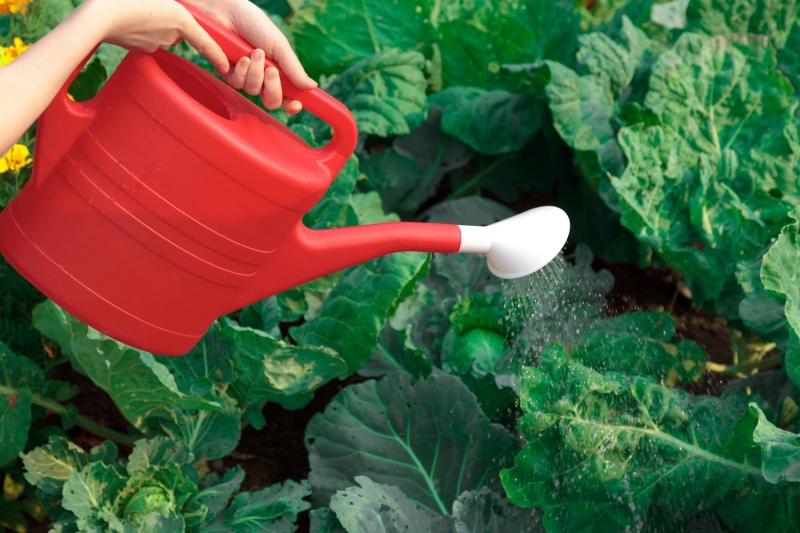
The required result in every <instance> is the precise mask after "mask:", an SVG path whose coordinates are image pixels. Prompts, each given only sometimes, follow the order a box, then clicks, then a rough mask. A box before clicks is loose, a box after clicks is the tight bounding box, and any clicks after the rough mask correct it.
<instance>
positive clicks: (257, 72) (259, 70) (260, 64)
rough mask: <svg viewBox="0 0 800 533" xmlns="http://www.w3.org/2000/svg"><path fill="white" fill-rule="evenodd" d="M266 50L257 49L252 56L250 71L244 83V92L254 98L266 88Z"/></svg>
mask: <svg viewBox="0 0 800 533" xmlns="http://www.w3.org/2000/svg"><path fill="white" fill-rule="evenodd" d="M264 68H265V64H264V50H262V49H260V48H256V49H255V50H253V53H252V54H250V69H249V70H248V71H247V79H246V80H245V82H244V92H246V93H247V94H252V95H253V96H255V95H257V94H259V93H260V92H261V88H262V87H263V86H264Z"/></svg>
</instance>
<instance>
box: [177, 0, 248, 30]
mask: <svg viewBox="0 0 800 533" xmlns="http://www.w3.org/2000/svg"><path fill="white" fill-rule="evenodd" d="M184 1H185V2H186V3H187V4H192V5H193V6H194V7H196V8H197V9H199V10H200V11H202V12H203V13H206V14H208V15H210V16H212V17H213V18H215V19H216V20H218V21H219V22H221V23H223V24H224V25H225V26H227V27H228V28H230V27H231V23H232V21H233V19H234V13H235V11H236V9H237V7H238V6H237V4H240V3H242V0H184ZM247 3H249V2H247Z"/></svg>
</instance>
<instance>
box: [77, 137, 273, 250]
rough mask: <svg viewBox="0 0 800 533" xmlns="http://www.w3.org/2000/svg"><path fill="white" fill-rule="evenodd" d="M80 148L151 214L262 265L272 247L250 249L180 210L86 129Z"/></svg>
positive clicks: (214, 247)
mask: <svg viewBox="0 0 800 533" xmlns="http://www.w3.org/2000/svg"><path fill="white" fill-rule="evenodd" d="M78 145H79V147H80V149H81V151H82V152H83V153H84V154H85V155H86V157H88V158H89V159H90V160H91V161H92V163H94V164H95V165H96V166H97V167H98V168H99V169H100V170H101V171H102V172H103V173H104V174H105V176H106V177H108V178H110V179H111V180H112V181H113V182H114V183H115V184H116V185H117V186H118V187H121V188H122V190H123V191H124V192H125V193H127V194H128V195H130V196H131V197H134V198H135V199H136V201H137V202H139V203H140V204H142V205H143V206H145V207H146V208H147V209H148V210H149V211H150V212H151V213H153V214H154V215H156V216H157V217H159V218H160V219H161V220H163V221H164V222H166V223H168V224H169V225H170V226H172V227H174V228H175V229H177V230H178V231H180V232H181V233H183V234H184V235H186V236H188V237H191V238H192V239H194V240H195V241H197V242H198V243H200V244H202V245H204V246H206V247H208V248H210V249H212V250H214V251H216V252H219V253H221V254H224V255H225V256H227V257H229V258H231V259H233V260H235V261H240V262H242V263H246V264H248V265H260V264H261V263H263V262H264V261H265V260H266V259H267V257H269V254H270V253H272V250H269V251H263V250H257V249H255V248H250V247H248V246H245V245H243V244H241V243H238V242H236V241H234V240H233V239H229V238H228V237H227V236H225V235H222V234H221V233H219V232H217V231H214V230H213V229H212V228H209V227H208V226H206V225H205V224H203V223H202V222H200V221H199V220H197V219H196V218H193V217H192V216H190V215H189V214H188V213H185V212H184V211H181V210H180V209H179V208H178V207H176V206H175V205H173V204H172V203H170V202H169V201H168V200H166V199H165V198H164V197H162V196H160V195H159V194H157V193H156V192H155V191H153V189H151V188H150V187H148V186H147V184H145V183H144V182H143V181H142V180H140V179H139V178H138V177H137V176H135V175H134V174H133V173H132V172H131V171H130V170H128V168H127V167H126V166H125V165H124V164H123V163H122V161H117V160H116V159H115V158H114V157H113V156H112V155H111V154H109V153H108V152H107V151H106V150H105V149H104V148H103V146H102V145H101V144H100V143H99V141H98V140H97V139H96V138H95V137H94V135H92V132H91V131H89V130H87V131H86V135H85V136H81V137H80V138H79V140H78Z"/></svg>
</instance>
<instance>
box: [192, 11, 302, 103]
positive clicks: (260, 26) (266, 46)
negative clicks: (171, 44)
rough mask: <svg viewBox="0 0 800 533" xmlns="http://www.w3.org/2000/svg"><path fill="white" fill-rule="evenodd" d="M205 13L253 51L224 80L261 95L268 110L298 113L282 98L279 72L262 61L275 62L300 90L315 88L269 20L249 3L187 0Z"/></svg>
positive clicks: (286, 42)
mask: <svg viewBox="0 0 800 533" xmlns="http://www.w3.org/2000/svg"><path fill="white" fill-rule="evenodd" d="M186 1H187V2H188V3H190V4H192V5H194V6H196V7H197V8H199V9H200V10H201V11H204V12H206V13H208V14H209V15H210V16H212V17H213V18H214V19H216V20H217V21H219V22H220V23H221V24H222V25H223V26H225V27H226V28H228V29H229V30H232V31H233V32H234V33H236V34H238V35H239V36H240V37H242V38H243V39H244V40H245V41H247V42H248V43H250V44H251V45H252V46H254V47H255V48H256V49H255V50H254V51H253V53H252V54H251V55H250V57H243V58H241V59H240V60H239V61H238V62H237V63H236V65H235V67H234V68H233V69H231V70H230V71H229V72H228V74H227V75H224V77H225V80H226V81H227V82H228V83H229V84H230V85H231V86H232V87H234V88H236V89H244V91H245V92H247V93H248V94H251V95H253V96H255V95H258V94H260V95H261V100H262V101H263V102H264V106H265V107H266V108H267V109H277V108H278V107H280V106H281V105H283V107H284V109H285V110H286V112H287V113H289V114H295V113H298V112H299V111H300V110H301V109H302V107H303V106H302V104H301V103H300V102H298V101H296V100H290V99H288V98H284V96H283V91H282V88H281V81H280V77H279V75H278V69H276V68H275V67H269V68H266V69H265V66H266V63H265V58H266V57H269V58H271V59H272V60H274V61H275V63H277V64H278V65H279V66H280V68H281V70H282V71H283V72H284V74H286V77H287V78H289V80H291V81H292V83H294V84H295V86H297V88H298V89H301V90H309V89H314V88H316V87H317V83H316V82H315V81H314V80H312V79H311V78H310V77H309V76H308V75H307V74H306V72H305V70H304V69H303V66H302V65H301V64H300V61H299V60H298V59H297V56H296V55H295V53H294V51H293V50H292V47H291V46H290V45H289V41H288V40H287V39H286V37H285V36H284V35H283V33H281V31H280V30H279V29H278V27H277V26H275V24H273V22H272V21H271V20H270V19H269V17H268V16H267V15H266V14H265V13H264V12H263V11H262V10H261V9H259V8H258V7H257V6H255V5H254V4H252V3H251V2H249V1H248V0H186Z"/></svg>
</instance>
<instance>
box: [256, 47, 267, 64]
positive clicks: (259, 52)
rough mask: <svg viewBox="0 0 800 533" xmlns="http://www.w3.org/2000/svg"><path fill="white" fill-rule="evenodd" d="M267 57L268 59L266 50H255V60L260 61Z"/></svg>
mask: <svg viewBox="0 0 800 533" xmlns="http://www.w3.org/2000/svg"><path fill="white" fill-rule="evenodd" d="M265 57H267V54H265V53H264V50H262V49H261V48H256V49H255V50H253V59H254V60H256V61H258V60H261V59H264V58H265Z"/></svg>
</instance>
